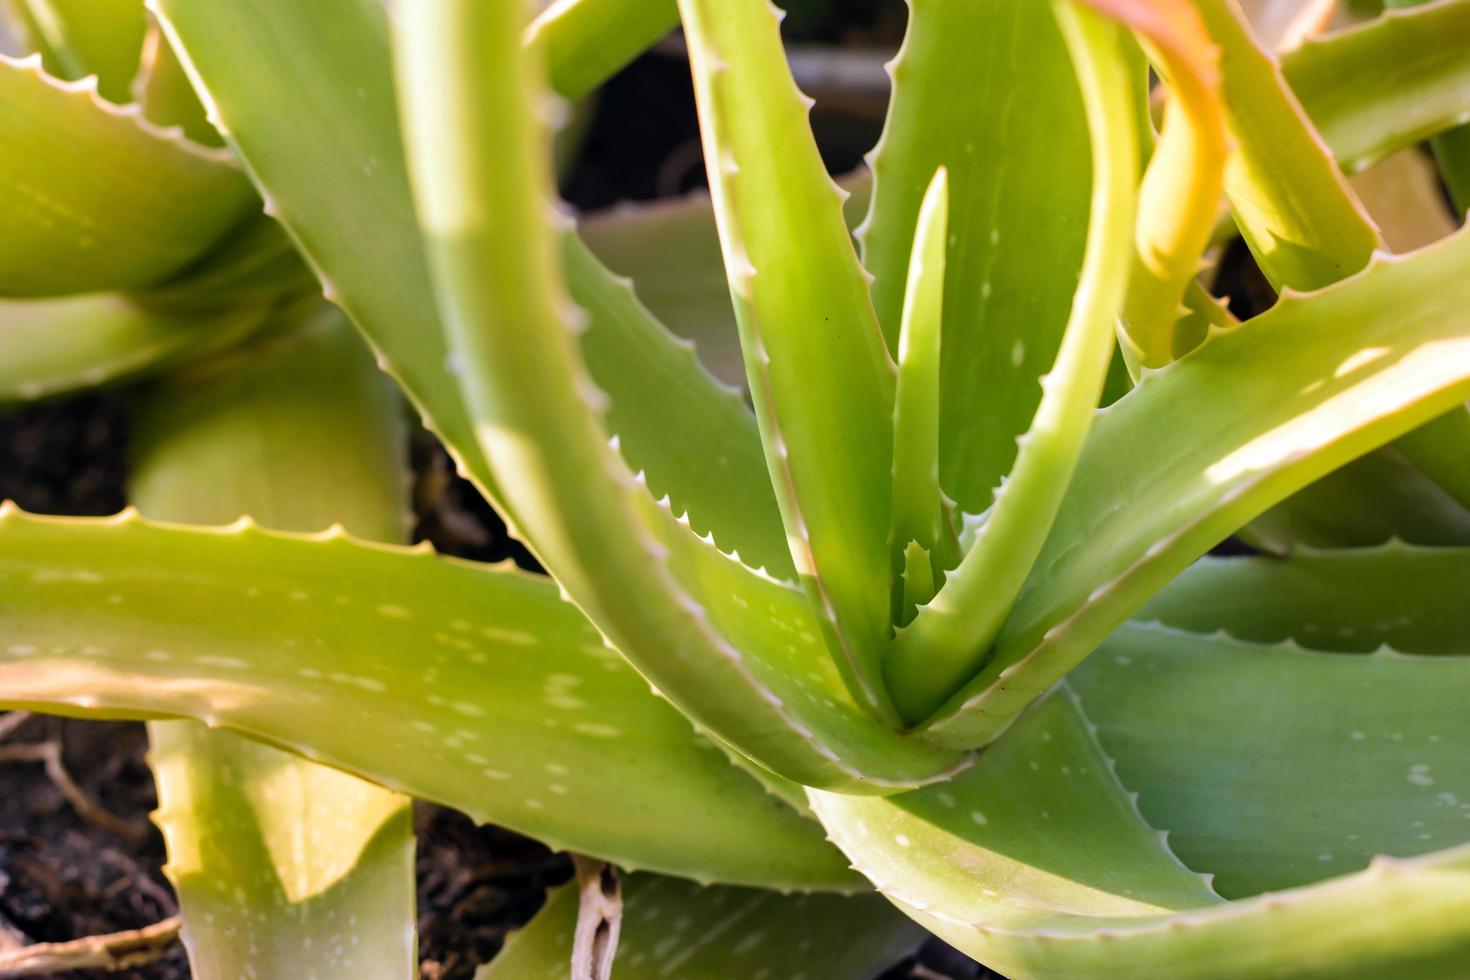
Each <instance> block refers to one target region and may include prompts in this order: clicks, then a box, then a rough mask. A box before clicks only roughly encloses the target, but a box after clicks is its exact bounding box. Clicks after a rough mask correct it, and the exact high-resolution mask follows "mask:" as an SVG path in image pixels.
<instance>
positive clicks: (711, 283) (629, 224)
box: [577, 170, 873, 389]
mask: <svg viewBox="0 0 1470 980" xmlns="http://www.w3.org/2000/svg"><path fill="white" fill-rule="evenodd" d="M838 183H839V184H841V186H842V187H843V188H844V189H845V190H847V191H848V192H849V193H851V195H852V196H851V197H849V198H848V199H847V203H846V205H844V207H843V211H844V213H845V215H846V217H847V221H848V224H849V225H852V224H855V223H856V222H857V221H859V220H861V218H862V214H863V212H864V211H865V210H867V207H868V199H869V197H870V195H871V191H872V186H873V184H872V178H871V175H870V174H869V173H868V171H867V170H858V171H856V172H854V173H851V174H848V175H847V176H845V177H842V178H839V180H838ZM577 232H578V235H579V236H580V237H581V238H582V240H583V241H584V242H586V243H587V247H588V248H590V249H591V250H592V252H593V253H594V254H595V255H596V256H597V258H598V259H599V260H601V261H602V262H604V263H606V265H607V267H608V268H610V269H612V270H613V271H614V272H616V273H618V274H619V275H623V276H627V277H629V278H630V279H632V280H633V282H634V283H635V284H636V285H637V289H638V298H639V299H640V300H641V301H642V302H643V303H645V304H646V305H647V306H648V309H649V310H650V311H651V312H652V313H653V314H654V315H655V316H657V317H658V319H659V320H660V321H661V322H662V323H664V324H666V325H667V326H668V328H669V329H670V330H672V331H673V332H674V333H676V334H678V335H679V336H680V337H683V338H685V339H686V340H689V341H692V342H693V343H694V344H695V345H696V347H697V349H698V351H699V357H700V360H701V361H702V362H703V363H705V364H707V365H708V366H709V368H710V370H711V371H712V372H713V373H714V374H715V376H716V377H718V378H720V379H721V380H723V381H724V382H726V383H727V384H731V385H737V386H739V387H740V388H742V389H743V388H744V386H745V365H744V363H743V362H742V361H741V357H740V335H739V331H738V330H737V328H736V326H735V308H734V305H733V304H732V303H731V302H730V285H729V283H728V282H727V281H726V280H725V261H724V257H723V256H722V255H721V254H720V235H719V231H718V230H717V229H716V228H715V214H714V206H713V204H712V203H711V202H710V199H709V194H708V193H707V192H704V191H698V192H695V193H692V194H689V195H687V196H686V197H683V198H678V199H675V200H658V201H650V202H640V203H631V202H630V203H624V204H620V205H617V206H616V207H612V208H608V209H606V210H603V211H598V212H595V213H593V214H590V215H587V216H585V217H583V218H581V219H580V220H579V221H578V222H577Z"/></svg>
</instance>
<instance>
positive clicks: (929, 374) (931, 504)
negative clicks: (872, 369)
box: [888, 167, 954, 624]
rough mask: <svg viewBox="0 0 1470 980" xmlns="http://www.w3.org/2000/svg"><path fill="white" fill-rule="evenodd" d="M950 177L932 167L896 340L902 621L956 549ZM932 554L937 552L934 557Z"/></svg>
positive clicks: (930, 590)
mask: <svg viewBox="0 0 1470 980" xmlns="http://www.w3.org/2000/svg"><path fill="white" fill-rule="evenodd" d="M948 211H949V176H948V174H946V173H945V171H944V168H942V167H941V168H940V169H939V170H937V171H935V173H934V179H933V180H932V181H931V182H930V184H929V190H928V191H927V192H926V194H925V195H924V205H923V207H922V208H921V209H920V210H919V227H918V231H917V232H916V234H915V235H914V254H913V256H912V258H911V259H910V260H909V278H908V288H907V291H906V292H905V294H904V306H903V329H902V330H901V331H900V332H899V339H898V384H897V386H896V388H895V390H894V398H893V518H892V520H893V523H892V527H891V529H890V531H889V532H888V542H889V549H890V556H891V561H892V565H893V569H894V571H895V572H896V573H898V574H901V575H902V585H901V588H899V587H897V586H898V584H899V583H898V577H897V575H895V586H896V587H895V600H896V603H897V604H896V605H895V611H896V614H897V622H898V623H899V624H904V623H907V622H909V621H910V620H911V619H913V617H914V611H915V606H917V605H923V604H924V603H926V602H928V601H929V600H930V599H931V598H933V596H934V593H935V591H937V589H938V586H939V581H940V579H939V576H940V575H942V574H943V568H944V555H943V554H941V553H940V552H939V548H940V545H941V543H943V544H944V545H945V546H946V547H947V548H950V549H951V550H953V547H954V545H953V543H952V542H951V541H950V540H949V538H950V531H949V528H948V527H947V525H946V517H947V515H946V513H945V499H944V491H943V490H942V489H940V486H939V364H940V346H939V345H940V337H941V329H942V327H943V322H944V319H943V318H944V257H945V249H946V244H947V242H948V238H949V235H948V232H947V230H946V219H947V215H948ZM931 556H932V559H931Z"/></svg>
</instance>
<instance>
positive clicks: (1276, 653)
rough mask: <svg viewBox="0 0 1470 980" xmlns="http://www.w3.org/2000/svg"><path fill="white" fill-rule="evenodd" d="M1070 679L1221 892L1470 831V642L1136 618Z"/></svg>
mask: <svg viewBox="0 0 1470 980" xmlns="http://www.w3.org/2000/svg"><path fill="white" fill-rule="evenodd" d="M1459 581H1460V582H1461V583H1462V584H1463V582H1464V578H1463V576H1462V577H1461V578H1460V579H1459ZM1458 652H1459V653H1461V654H1464V653H1470V640H1467V639H1466V637H1465V636H1464V634H1463V633H1462V634H1461V639H1460V643H1459V647H1458ZM1067 684H1068V686H1069V687H1070V688H1071V690H1072V691H1074V692H1076V694H1077V695H1078V697H1079V698H1080V699H1081V707H1082V710H1083V711H1084V712H1085V713H1086V716H1087V718H1088V719H1089V720H1090V721H1091V722H1092V723H1094V724H1095V725H1097V727H1098V732H1097V736H1098V740H1099V742H1100V743H1101V745H1102V747H1103V750H1104V751H1105V752H1107V753H1108V754H1109V755H1111V756H1112V757H1113V758H1114V759H1115V760H1116V761H1117V767H1118V768H1117V771H1118V778H1119V780H1120V781H1121V782H1122V783H1123V785H1125V786H1127V787H1128V788H1129V789H1130V790H1134V791H1136V792H1137V793H1138V794H1139V801H1138V802H1139V808H1140V809H1141V810H1142V812H1143V816H1144V817H1145V818H1146V819H1147V820H1148V821H1149V822H1150V823H1152V824H1153V825H1154V826H1156V827H1163V828H1166V829H1168V831H1169V834H1170V838H1169V839H1170V843H1171V844H1172V846H1173V848H1174V851H1175V853H1177V854H1178V855H1179V857H1180V858H1181V859H1182V860H1184V861H1185V862H1186V863H1188V864H1189V866H1190V867H1192V868H1195V869H1196V870H1199V871H1207V872H1211V873H1213V874H1214V875H1215V883H1216V887H1217V888H1218V889H1219V891H1220V893H1221V894H1222V895H1226V896H1229V897H1240V896H1247V895H1254V894H1257V893H1260V892H1265V891H1279V890H1281V889H1285V888H1293V887H1297V886H1300V885H1307V884H1310V883H1312V882H1315V881H1319V880H1322V879H1324V878H1328V877H1331V876H1333V875H1342V874H1348V873H1350V872H1355V871H1359V870H1361V869H1363V868H1365V867H1367V866H1368V863H1369V860H1370V859H1371V858H1372V857H1373V856H1374V855H1377V854H1386V855H1389V856H1391V857H1395V858H1407V857H1414V856H1416V855H1421V854H1428V853H1431V852H1434V851H1441V850H1444V849H1446V848H1451V847H1461V846H1466V845H1470V754H1467V753H1466V751H1465V747H1466V746H1467V745H1470V715H1467V713H1466V711H1465V701H1466V698H1467V697H1470V656H1412V655H1405V654H1399V653H1394V652H1390V651H1387V650H1385V651H1382V652H1378V653H1365V654H1340V653H1320V652H1315V651H1310V650H1302V649H1300V648H1299V647H1296V646H1295V645H1292V644H1283V645H1280V646H1259V645H1256V644H1252V643H1246V642H1243V641H1239V640H1233V639H1230V638H1228V637H1222V636H1201V635H1199V634H1192V633H1185V632H1182V631H1179V630H1172V629H1168V628H1164V627H1159V626H1150V625H1136V624H1132V623H1130V624H1128V625H1126V626H1124V627H1123V628H1122V629H1120V630H1118V632H1116V633H1114V634H1113V635H1112V636H1111V637H1109V638H1108V641H1107V642H1106V643H1104V644H1103V645H1102V647H1101V648H1099V650H1098V651H1097V653H1095V654H1094V655H1093V656H1091V657H1089V658H1088V659H1087V660H1086V661H1085V662H1084V663H1083V664H1082V665H1081V666H1080V667H1078V669H1077V670H1075V671H1073V672H1072V674H1071V675H1069V677H1068V680H1067Z"/></svg>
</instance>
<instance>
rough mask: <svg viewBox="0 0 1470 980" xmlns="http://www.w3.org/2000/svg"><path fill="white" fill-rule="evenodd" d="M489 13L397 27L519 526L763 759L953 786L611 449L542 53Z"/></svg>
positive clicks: (780, 590) (620, 642)
mask: <svg viewBox="0 0 1470 980" xmlns="http://www.w3.org/2000/svg"><path fill="white" fill-rule="evenodd" d="M491 13H492V12H489V11H478V10H474V9H471V8H469V7H463V6H460V7H446V8H432V7H427V6H426V7H424V8H423V9H422V10H421V11H420V12H419V13H418V14H415V15H414V16H412V17H405V18H404V19H403V21H402V22H401V25H402V28H403V32H404V33H403V40H402V45H401V47H400V49H399V50H400V63H401V69H400V70H401V75H402V79H403V85H404V104H405V106H406V107H408V109H407V111H406V113H405V118H406V119H407V120H408V121H409V122H410V125H409V127H408V130H407V136H408V141H409V144H410V146H411V147H412V148H413V152H414V154H415V159H416V161H417V164H416V166H417V169H418V173H417V177H418V180H419V186H420V194H421V208H422V215H423V216H422V221H423V225H424V229H425V234H426V239H427V242H428V245H429V249H430V254H431V255H432V256H433V257H434V260H435V268H436V271H437V273H438V275H439V277H440V279H441V281H442V290H441V294H442V298H443V303H444V308H445V314H446V321H447V323H448V324H449V326H450V328H451V331H452V340H453V343H454V345H455V346H456V348H457V351H458V353H459V355H460V357H461V358H462V359H463V360H464V362H465V363H467V364H477V365H480V366H481V367H480V369H479V370H476V371H468V370H467V371H466V372H465V374H464V379H463V380H464V382H465V391H466V395H467V400H468V402H469V405H470V408H471V411H472V412H473V413H474V415H475V417H476V418H477V419H478V425H477V432H478V434H479V435H480V436H481V444H482V446H483V447H484V449H485V453H486V455H487V457H489V458H490V460H491V463H492V465H493V467H494V469H495V471H496V473H497V475H498V476H499V477H500V478H501V479H500V481H499V482H500V484H501V486H502V488H503V490H504V493H505V495H506V499H507V501H508V503H509V505H510V511H511V513H512V515H513V516H514V518H515V520H516V521H517V523H518V524H519V525H520V526H521V528H522V529H523V530H524V531H525V533H526V536H527V538H528V539H529V540H530V541H531V542H532V544H533V545H534V547H535V548H536V549H537V551H538V554H539V555H540V556H541V557H542V559H543V561H544V562H545V564H546V565H547V567H548V568H550V569H551V570H552V572H553V574H555V575H556V577H557V580H558V584H559V585H561V586H562V588H564V589H565V591H566V593H567V594H568V595H570V596H571V597H572V599H573V600H574V601H576V602H577V603H578V604H579V605H580V606H581V607H582V608H583V609H584V610H585V611H586V612H587V613H588V616H589V618H591V619H592V620H593V621H594V622H595V623H597V625H598V628H599V629H600V630H602V631H603V632H604V633H605V634H606V635H607V637H608V639H609V641H610V642H611V643H612V644H613V645H614V646H615V647H616V648H617V649H619V650H620V651H622V652H623V653H624V654H625V655H626V656H628V657H629V659H630V660H632V662H633V663H635V664H637V665H638V667H639V669H640V670H642V671H643V672H644V673H645V674H646V675H647V676H648V678H649V680H650V681H651V682H652V683H654V684H656V685H657V686H658V687H659V689H660V690H661V691H662V692H663V693H664V694H665V695H666V696H667V697H669V698H670V699H671V700H673V702H674V703H675V704H677V705H679V706H680V708H681V709H683V710H684V711H685V712H686V714H688V715H689V716H690V717H691V718H693V719H694V720H695V721H696V722H697V723H698V724H700V725H702V726H704V727H706V728H708V729H709V730H710V731H712V732H713V733H714V734H715V735H716V737H718V738H719V739H721V740H722V741H724V742H726V743H727V744H729V745H731V746H732V747H734V748H735V749H737V750H738V751H741V752H742V753H744V754H745V755H747V756H748V757H750V758H751V759H753V760H754V761H756V762H757V763H758V764H761V765H763V766H765V767H767V768H769V769H771V770H772V771H774V772H776V773H777V774H779V775H782V776H786V777H788V778H791V779H797V780H800V781H802V782H808V783H818V784H821V785H837V786H854V787H855V788H861V787H865V786H866V787H868V789H867V791H873V790H874V789H879V790H881V789H886V788H889V787H890V786H892V785H913V784H914V783H916V782H922V781H924V780H927V779H934V778H942V777H943V775H944V774H945V773H946V772H947V771H949V770H950V769H951V768H952V767H953V766H955V765H957V764H962V762H963V760H962V759H961V758H960V757H959V756H957V755H955V754H953V753H948V752H945V751H939V752H936V751H934V750H933V749H931V748H928V747H925V746H923V745H922V744H919V743H917V742H915V741H913V740H911V739H908V738H906V737H905V736H903V735H901V734H899V733H896V732H894V731H892V730H891V729H889V728H887V727H886V726H883V725H881V724H879V723H877V722H875V721H874V720H873V719H871V718H870V717H868V716H867V715H866V714H865V713H864V712H863V711H862V710H861V709H860V708H857V705H856V703H855V702H854V701H853V699H852V698H851V697H850V696H848V695H846V693H845V692H843V691H842V690H841V689H840V688H839V689H837V690H833V689H832V687H831V686H830V685H829V684H828V683H827V682H828V681H829V680H830V679H831V678H832V676H833V675H832V672H831V671H821V670H820V668H819V666H818V665H819V664H821V663H822V662H823V660H824V659H825V658H824V656H823V651H822V647H821V645H820V636H819V633H820V627H819V625H818V621H817V619H816V618H815V617H814V616H813V615H812V614H811V611H810V609H809V608H808V607H807V606H806V605H805V604H804V603H802V602H801V598H802V597H801V596H800V595H799V594H793V593H792V591H791V590H790V589H787V588H785V587H784V585H783V584H782V583H780V582H777V581H774V580H771V579H769V577H764V578H763V577H759V576H756V575H754V574H752V573H751V572H750V571H749V570H748V569H747V568H745V567H744V566H743V565H741V564H739V563H738V562H735V561H731V560H730V559H728V558H727V557H725V556H723V555H721V554H719V553H718V552H716V551H715V550H714V549H713V548H712V547H710V546H709V545H708V543H707V542H705V541H701V540H700V539H698V538H696V537H695V536H694V535H693V534H691V533H690V531H689V528H688V527H687V526H685V525H683V524H681V523H679V522H678V521H676V520H675V519H674V517H673V515H672V513H671V512H670V510H669V509H667V508H660V507H658V506H655V505H654V503H653V501H652V500H651V498H650V497H649V496H648V494H647V493H645V492H644V490H643V487H642V486H641V485H640V484H639V482H638V481H637V480H636V479H635V478H634V477H632V476H631V475H629V473H628V472H627V471H626V470H625V469H624V468H623V465H622V460H621V459H619V458H618V457H617V456H616V455H615V454H614V453H612V452H611V451H610V450H609V449H608V447H607V445H606V444H605V442H604V441H603V434H602V430H601V427H600V425H599V420H598V418H597V414H598V409H599V404H598V403H599V402H600V401H601V393H600V392H599V391H598V389H596V388H595V387H593V386H592V385H591V384H589V382H588V379H587V377H586V376H585V374H583V373H582V365H581V363H580V361H579V359H578V356H577V351H576V348H575V346H574V336H575V334H574V329H575V325H576V321H577V314H576V308H575V307H573V306H572V305H571V304H570V303H569V302H568V301H567V300H566V298H565V297H563V296H562V295H561V292H560V286H559V284H558V282H557V270H556V269H555V266H554V264H553V261H552V259H553V256H552V255H549V254H548V250H549V248H550V246H549V244H548V243H549V242H550V241H551V236H552V231H551V229H550V227H549V226H548V225H547V224H546V221H547V209H546V208H545V207H544V206H542V205H541V203H540V202H542V201H544V200H545V198H546V196H547V195H548V194H549V188H548V187H547V186H546V183H547V182H546V178H545V177H544V176H543V175H542V174H541V172H540V171H539V170H538V168H537V165H536V164H535V163H534V162H533V161H535V160H538V159H540V155H541V154H538V151H537V149H536V148H537V146H538V140H537V136H536V132H537V127H536V124H535V123H534V122H533V121H532V120H531V119H530V117H529V116H527V115H526V110H525V108H524V107H525V106H527V105H531V104H534V102H533V101H532V97H531V96H530V95H529V94H528V92H527V89H528V88H529V87H530V86H531V85H532V84H533V83H532V81H531V80H530V79H529V78H528V77H527V74H528V67H526V66H521V65H519V64H518V62H519V61H520V59H521V58H523V57H527V55H524V54H520V53H518V51H517V48H516V46H515V43H514V42H515V35H514V33H513V31H512V30H511V28H513V27H514V26H515V24H514V23H513V22H511V21H509V20H498V21H497V20H477V19H476V18H477V17H480V16H484V17H489V16H490V14H491ZM493 13H495V14H497V15H499V16H502V17H507V18H508V17H509V16H510V13H513V12H510V13H508V12H505V11H497V12H493ZM461 18H467V19H464V20H461ZM497 39H498V47H497V46H496V44H495V42H496V41H497ZM487 50H488V51H489V52H490V53H487ZM486 63H494V64H498V65H501V72H500V75H499V76H498V82H497V84H494V85H458V84H452V80H455V79H460V78H463V77H466V75H467V73H469V72H471V71H479V70H480V66H482V65H483V64H486ZM450 93H454V94H452V95H451V94H450ZM516 93H519V94H516ZM491 119H494V120H496V121H497V123H499V125H496V126H491V125H490V120H491ZM506 120H515V126H514V127H510V126H507V125H504V123H505V121H506ZM544 149H545V148H544V146H542V147H541V150H542V152H543V153H544ZM542 162H543V163H544V160H543V161H542ZM507 186H512V187H518V188H519V190H518V191H517V192H516V193H514V194H508V195H505V196H504V197H503V198H501V199H498V200H499V201H500V202H503V203H501V209H500V210H497V209H494V208H491V207H489V206H488V205H487V203H486V201H485V198H484V196H483V194H484V190H485V188H487V187H495V188H500V189H503V188H505V187H507ZM511 202H514V203H511ZM507 242H515V243H517V244H516V245H515V247H507ZM528 437H529V438H528ZM594 543H595V545H594ZM686 589H687V591H686ZM793 598H794V599H795V600H796V602H797V605H796V606H795V608H793V607H792V599H793ZM702 599H706V600H707V601H701V600H702ZM756 608H761V609H763V610H764V609H769V610H770V612H766V613H764V614H758V613H755V612H753V610H754V609H756ZM783 634H784V635H783ZM813 654H816V655H817V658H816V659H815V661H814V659H813V656H812V655H813ZM796 665H800V667H799V668H798V667H797V666H796Z"/></svg>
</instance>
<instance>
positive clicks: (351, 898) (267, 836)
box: [148, 721, 417, 980]
mask: <svg viewBox="0 0 1470 980" xmlns="http://www.w3.org/2000/svg"><path fill="white" fill-rule="evenodd" d="M149 738H150V740H151V743H152V748H151V751H150V752H149V756H148V761H149V764H150V766H151V767H152V769H153V775H154V779H155V780H156V781H157V782H158V790H159V809H158V811H157V812H156V813H155V815H154V819H155V820H157V821H158V823H159V825H160V826H161V827H162V828H163V832H164V840H165V842H166V843H167V845H168V852H169V863H168V869H167V870H168V873H169V877H170V878H171V879H172V880H173V882H174V887H175V889H176V890H177V892H178V895H179V903H180V908H181V910H182V912H183V916H184V925H183V939H184V945H185V947H186V948H187V949H188V950H189V963H190V967H191V969H192V971H193V972H192V975H193V976H195V977H199V978H201V980H207V978H216V977H217V978H226V977H229V978H237V977H248V976H251V975H257V976H267V977H276V976H308V975H311V974H312V973H313V972H315V974H316V975H317V976H329V975H333V974H335V975H340V976H353V977H365V978H374V977H382V978H384V980H387V978H399V980H401V978H403V977H409V976H413V975H414V973H415V970H416V969H417V956H416V951H417V950H416V944H415V941H414V931H413V894H414V852H413V814H412V809H411V808H410V807H409V805H408V800H407V799H406V798H405V797H402V796H399V795H398V794H397V793H390V792H388V791H386V790H383V789H379V788H378V787H376V786H373V785H371V784H369V783H365V782H363V781H362V780H361V779H357V778H355V777H353V776H349V775H347V774H346V773H343V772H338V771H337V770H335V769H331V768H328V767H326V766H321V765H315V764H313V763H309V762H305V761H304V760H302V759H299V758H297V757H296V756H293V755H289V754H287V753H285V752H282V751H281V750H279V749H274V748H271V747H269V746H266V745H262V744H260V743H258V742H253V741H251V740H249V739H246V738H241V737H239V736H236V735H231V734H228V733H225V732H214V731H210V730H209V729H207V728H205V727H204V726H203V725H200V724H197V723H195V722H184V721H170V722H155V723H153V724H151V725H150V726H149Z"/></svg>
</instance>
